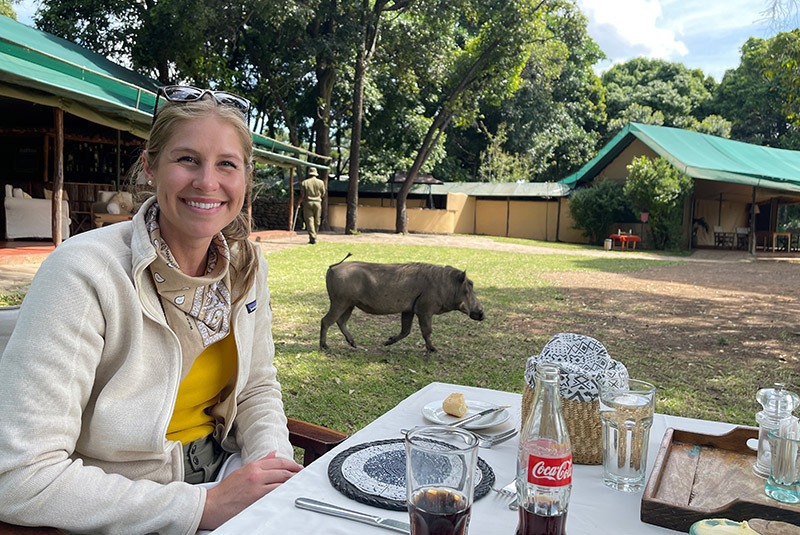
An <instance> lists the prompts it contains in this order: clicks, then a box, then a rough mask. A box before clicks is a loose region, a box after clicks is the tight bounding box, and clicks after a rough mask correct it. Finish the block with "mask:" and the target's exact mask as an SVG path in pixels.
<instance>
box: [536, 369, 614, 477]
mask: <svg viewBox="0 0 800 535" xmlns="http://www.w3.org/2000/svg"><path fill="white" fill-rule="evenodd" d="M532 402H533V388H531V387H530V386H528V384H527V383H526V384H525V388H524V390H523V392H522V424H523V425H524V424H525V420H526V419H527V417H528V413H530V410H531V403H532ZM561 409H562V411H563V413H564V419H565V420H566V421H567V431H569V439H570V442H571V443H572V462H573V463H574V464H602V462H603V444H602V441H603V437H602V429H601V427H600V403H599V402H598V401H597V400H594V401H576V400H572V399H565V398H564V397H562V398H561Z"/></svg>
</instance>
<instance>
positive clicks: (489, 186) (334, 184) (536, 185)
mask: <svg viewBox="0 0 800 535" xmlns="http://www.w3.org/2000/svg"><path fill="white" fill-rule="evenodd" d="M328 187H329V189H331V190H332V191H347V182H346V181H342V180H331V181H330V182H328ZM398 190H399V188H398V187H397V186H396V185H393V184H391V183H389V184H372V183H362V184H359V186H358V191H359V192H364V193H387V194H388V193H391V192H395V193H396V192H397V191H398ZM569 191H570V188H569V186H567V185H565V184H559V183H554V182H501V183H490V182H445V183H443V184H417V183H414V185H413V186H411V191H410V193H413V194H418V195H419V194H424V195H428V194H431V195H446V194H448V193H463V194H465V195H469V196H471V197H502V198H505V197H542V198H545V199H547V198H551V197H565V196H567V195H568V194H569Z"/></svg>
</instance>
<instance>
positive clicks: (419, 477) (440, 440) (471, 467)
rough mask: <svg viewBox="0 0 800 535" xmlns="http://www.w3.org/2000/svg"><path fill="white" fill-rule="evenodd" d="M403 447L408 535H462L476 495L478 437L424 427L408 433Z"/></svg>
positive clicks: (443, 428) (451, 429)
mask: <svg viewBox="0 0 800 535" xmlns="http://www.w3.org/2000/svg"><path fill="white" fill-rule="evenodd" d="M405 444H406V496H407V501H408V514H409V517H410V519H411V535H465V534H466V533H467V527H468V526H469V518H470V513H471V511H472V498H473V494H474V490H475V471H476V467H477V463H478V438H477V437H476V436H475V435H474V434H472V433H470V432H469V431H466V430H464V429H458V428H455V427H449V426H426V427H418V428H416V429H412V430H411V431H410V432H409V433H408V434H407V435H406V443H405Z"/></svg>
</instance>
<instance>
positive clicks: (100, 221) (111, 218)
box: [94, 214, 133, 228]
mask: <svg viewBox="0 0 800 535" xmlns="http://www.w3.org/2000/svg"><path fill="white" fill-rule="evenodd" d="M132 218H133V214H94V226H95V228H100V227H102V226H103V225H110V224H112V223H119V222H120V221H130V220H131V219H132Z"/></svg>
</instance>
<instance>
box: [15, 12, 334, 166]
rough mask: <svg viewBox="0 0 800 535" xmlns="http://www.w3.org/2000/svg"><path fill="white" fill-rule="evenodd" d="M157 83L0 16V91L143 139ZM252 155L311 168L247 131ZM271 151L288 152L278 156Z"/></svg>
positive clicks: (295, 153) (285, 148)
mask: <svg viewBox="0 0 800 535" xmlns="http://www.w3.org/2000/svg"><path fill="white" fill-rule="evenodd" d="M158 86H159V83H158V82H157V81H156V80H153V79H152V78H148V77H146V76H143V75H140V74H138V73H136V72H134V71H132V70H130V69H126V68H125V67H122V66H120V65H117V64H116V63H114V62H113V61H110V60H108V59H107V58H105V57H103V56H101V55H99V54H96V53H94V52H92V51H91V50H88V49H86V48H83V47H81V46H79V45H76V44H75V43H71V42H69V41H67V40H65V39H61V38H60V37H56V36H54V35H51V34H49V33H46V32H42V31H40V30H37V29H35V28H31V27H29V26H26V25H24V24H22V23H19V22H17V21H15V20H13V19H11V18H9V17H5V16H0V95H2V96H7V97H11V98H15V99H19V100H25V101H28V102H34V103H37V104H42V105H46V106H52V107H57V108H61V109H63V110H64V111H66V112H68V113H71V114H73V115H76V116H78V117H81V118H83V119H86V120H88V121H92V122H94V123H98V124H102V125H105V126H108V127H111V128H115V129H118V130H122V131H125V132H130V133H132V134H133V135H135V136H137V137H140V138H147V137H148V135H149V130H150V123H151V121H152V117H153V107H154V105H155V100H156V91H157V90H158ZM253 141H254V143H255V145H256V157H257V158H259V159H261V160H264V161H266V162H268V163H272V164H275V165H280V166H292V165H302V166H309V165H310V166H314V167H323V168H324V167H325V166H318V165H316V164H311V163H309V162H306V161H304V160H301V159H300V156H302V155H304V154H308V152H307V151H305V150H303V149H300V148H297V147H293V146H292V145H289V144H287V143H281V142H279V141H277V140H274V139H271V138H268V137H265V136H261V135H259V134H253ZM276 151H280V152H284V153H288V154H279V153H278V152H276Z"/></svg>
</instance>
